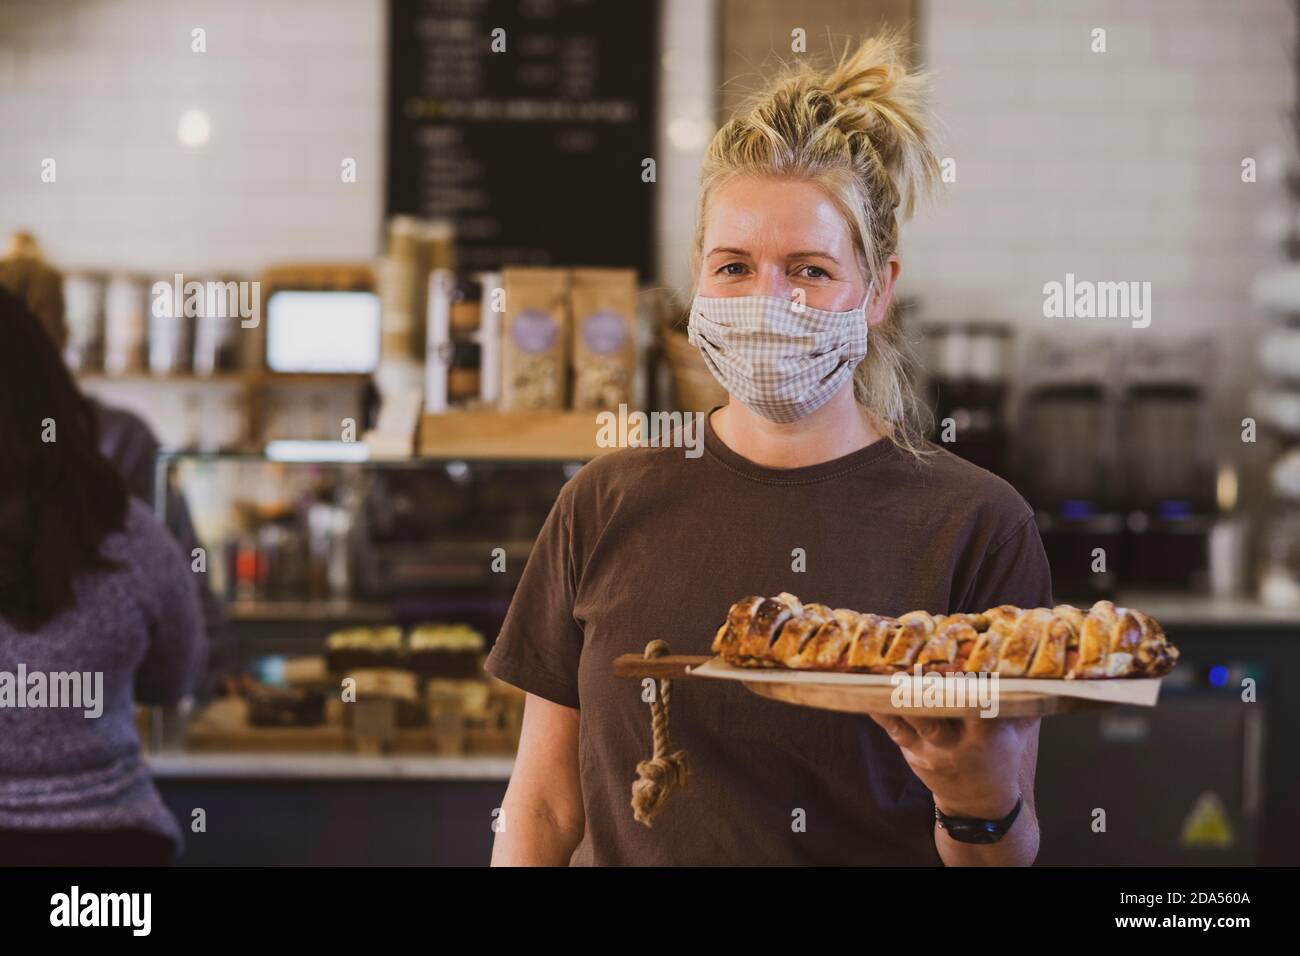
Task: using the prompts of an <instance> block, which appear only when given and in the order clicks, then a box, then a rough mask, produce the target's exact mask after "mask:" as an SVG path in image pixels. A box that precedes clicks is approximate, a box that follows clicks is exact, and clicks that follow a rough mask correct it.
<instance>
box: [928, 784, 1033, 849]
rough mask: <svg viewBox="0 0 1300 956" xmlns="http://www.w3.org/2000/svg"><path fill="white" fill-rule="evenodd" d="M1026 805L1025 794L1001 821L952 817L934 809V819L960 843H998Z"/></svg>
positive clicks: (1019, 797)
mask: <svg viewBox="0 0 1300 956" xmlns="http://www.w3.org/2000/svg"><path fill="white" fill-rule="evenodd" d="M1024 804H1025V797H1024V794H1019V795H1017V797H1016V805H1015V806H1014V807H1012V809H1011V812H1010V813H1008V814H1007V815H1006V816H1005V817H1003V818H1002V819H1001V820H978V819H975V818H973V817H950V816H948V815H947V814H945V813H941V812H940V811H939V808H938V807H937V806H936V807H935V808H934V819H935V822H936V823H938V824H939V826H941V827H943V829H945V830H946V831H948V836H950V837H952V838H953V839H954V840H956V841H957V842H958V843H997V842H998V841H999V840H1001V839H1002V838H1003V837H1004V836H1006V833H1007V831H1008V830H1010V829H1011V824H1013V823H1015V822H1016V817H1018V816H1020V808H1021V807H1022V806H1024Z"/></svg>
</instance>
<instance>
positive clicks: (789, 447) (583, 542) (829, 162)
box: [488, 37, 1052, 865]
mask: <svg viewBox="0 0 1300 956" xmlns="http://www.w3.org/2000/svg"><path fill="white" fill-rule="evenodd" d="M921 83H922V80H921V78H920V77H918V76H917V75H915V74H909V73H908V72H907V70H906V68H905V66H904V65H903V56H902V50H901V47H900V45H899V43H898V41H897V40H895V39H893V38H888V37H886V38H877V39H874V40H868V41H867V42H865V43H864V44H862V45H861V46H860V47H859V48H857V49H856V50H855V51H852V52H850V53H847V54H846V56H845V57H844V58H843V59H842V60H841V61H840V62H839V63H838V64H837V65H836V66H835V67H834V68H833V69H832V70H830V71H829V72H827V73H825V74H819V73H817V72H815V71H813V70H811V69H807V68H804V69H800V70H797V71H795V72H794V73H793V74H791V75H789V76H787V77H785V78H783V79H782V80H780V81H779V82H778V83H776V84H775V85H774V86H773V87H772V88H771V89H769V90H768V91H767V92H766V93H765V94H763V95H762V96H761V97H759V99H758V100H757V101H756V103H755V104H754V106H753V108H752V110H750V111H749V112H748V113H746V114H745V115H743V116H740V117H738V118H736V119H733V120H732V121H731V122H729V123H728V124H727V125H726V126H725V127H724V128H723V129H722V130H720V131H719V132H718V134H717V135H716V136H715V138H714V140H713V142H712V144H711V146H710V148H709V150H708V153H707V156H706V159H705V167H704V171H703V175H702V186H701V193H700V205H699V221H698V226H697V234H696V240H695V250H694V252H695V261H696V264H697V266H698V269H697V287H698V296H697V297H696V299H695V302H694V305H693V307H692V310H691V319H690V335H691V339H692V341H693V342H695V343H696V344H697V345H698V346H699V348H700V350H701V352H702V354H703V356H704V359H705V361H706V363H707V364H708V365H709V367H710V369H711V370H712V372H713V373H714V375H715V377H716V378H717V379H718V381H719V382H720V383H721V384H722V385H723V387H724V388H726V389H727V391H728V392H729V394H730V399H731V400H730V402H729V403H728V404H727V405H726V406H725V407H722V408H720V409H717V410H715V411H714V412H712V413H711V414H710V415H709V416H708V417H707V419H706V429H705V454H704V455H702V456H701V457H699V458H694V459H692V458H687V457H685V456H684V455H683V454H682V452H681V450H680V449H674V448H638V449H628V450H623V451H620V452H617V453H615V454H611V455H608V456H606V457H603V458H600V459H598V460H596V461H594V462H592V463H591V464H589V465H587V466H586V467H584V468H583V469H582V470H581V471H580V472H579V473H578V474H577V475H576V476H575V477H574V479H573V480H571V481H570V482H569V483H568V484H567V485H566V486H565V488H564V490H563V492H562V493H561V495H560V496H559V499H558V500H557V502H556V505H555V507H554V509H553V511H552V513H551V515H550V516H549V518H548V519H547V522H546V525H545V527H544V528H543V530H542V532H541V535H540V536H539V539H538V541H537V543H536V546H535V549H534V551H533V554H532V556H531V557H530V558H529V561H528V565H527V567H526V568H525V571H524V574H523V577H522V579H521V581H520V585H519V589H518V591H517V593H516V595H515V598H514V601H513V603H512V605H511V608H510V611H509V613H508V615H507V618H506V621H505V623H504V626H503V628H502V631H501V635H500V637H499V639H498V641H497V643H496V646H495V647H494V649H493V651H492V654H491V656H490V658H489V661H488V670H489V671H490V672H492V673H493V674H495V675H496V676H498V677H500V678H502V679H503V680H506V681H508V682H510V683H512V684H516V685H518V686H519V687H522V688H523V689H524V690H526V691H527V692H528V694H529V696H528V701H527V705H526V710H525V715H524V726H523V734H522V738H521V741H520V748H519V757H518V760H517V762H516V764H515V771H514V775H513V776H512V778H511V781H510V786H509V789H508V792H507V794H506V798H505V802H504V805H503V808H502V809H503V811H504V817H505V824H506V825H505V826H504V827H502V828H501V829H500V831H499V832H498V834H497V836H496V843H495V847H494V851H493V861H494V863H501V864H519V863H544V864H563V863H566V862H570V861H572V862H575V863H595V864H799V863H806V864H835V863H845V864H873V865H889V864H902V865H910V864H933V863H940V862H942V863H946V864H1026V865H1027V864H1029V863H1031V862H1032V861H1033V859H1034V856H1035V854H1036V852H1037V844H1038V830H1037V822H1036V820H1035V818H1034V812H1033V775H1034V766H1035V762H1036V756H1037V737H1038V726H1037V722H1034V721H1007V720H980V719H975V720H971V721H935V720H921V719H904V718H903V717H894V716H882V717H879V718H874V717H865V716H856V715H846V714H839V713H832V712H827V711H821V710H814V709H811V708H803V707H791V706H789V705H786V704H782V703H777V702H773V701H768V700H765V699H762V698H759V697H757V696H755V695H753V694H751V693H750V692H749V691H747V690H745V689H744V688H743V687H741V686H739V685H735V684H730V683H721V682H712V681H680V682H677V683H676V684H674V686H673V698H672V714H671V716H672V734H673V745H674V746H675V747H680V748H681V749H682V750H684V751H685V752H686V753H687V754H688V759H689V762H690V765H691V770H692V773H691V779H690V782H689V786H687V787H686V788H684V789H677V790H675V791H673V792H672V794H671V795H670V796H669V797H668V800H667V802H666V804H665V805H664V807H663V809H662V810H661V812H660V813H659V814H658V816H656V817H655V818H654V820H653V826H652V827H646V826H643V825H641V824H640V823H638V822H636V821H635V820H634V818H633V811H632V808H631V806H630V801H629V797H630V784H631V782H632V778H633V769H634V768H635V767H636V765H637V762H638V761H640V760H642V759H644V758H645V757H646V756H647V755H648V753H649V750H650V740H649V714H648V709H647V706H646V705H645V704H644V703H643V702H642V701H641V697H640V686H639V685H638V684H637V682H635V681H626V680H620V679H618V678H615V677H613V676H612V674H611V671H610V662H611V661H612V660H613V659H614V658H615V657H616V656H618V655H619V654H625V653H637V654H639V653H641V652H642V651H643V649H644V648H645V647H646V644H647V643H648V642H649V641H651V640H653V639H655V638H663V639H666V640H667V641H668V642H669V644H670V646H671V649H672V651H673V652H675V653H679V654H701V653H708V652H709V645H710V642H711V639H712V637H713V633H714V631H715V630H716V628H717V626H718V624H719V623H720V622H721V621H722V619H723V617H724V616H725V614H726V611H727V608H728V607H729V606H730V605H731V603H732V602H734V601H736V600H738V599H740V598H741V597H743V596H745V595H751V594H776V593H778V592H781V591H790V592H793V593H795V594H797V595H800V596H801V597H804V598H805V599H806V600H810V601H814V600H815V601H817V602H821V603H824V604H828V605H830V606H832V607H848V608H854V609H857V610H861V611H872V612H876V613H881V614H889V615H898V614H902V613H905V612H907V611H911V610H915V609H923V610H928V611H931V612H933V613H954V612H958V611H968V610H981V611H982V610H984V609H986V608H988V607H991V606H994V605H998V604H1003V603H1006V604H1017V605H1021V606H1029V607H1034V606H1039V605H1051V603H1052V597H1051V583H1050V574H1049V570H1048V566H1047V561H1046V557H1045V554H1044V551H1043V546H1042V542H1041V540H1040V538H1039V536H1038V532H1037V530H1036V528H1035V525H1034V522H1033V517H1032V511H1031V510H1030V508H1029V506H1028V505H1027V504H1026V503H1025V502H1024V500H1023V499H1022V498H1021V497H1020V496H1019V495H1018V494H1017V493H1016V492H1015V491H1014V490H1013V489H1012V488H1011V487H1010V486H1009V485H1007V484H1006V483H1005V482H1004V481H1002V480H1001V479H999V478H997V477H995V476H994V475H992V474H990V473H989V472H987V471H984V470H982V469H980V468H978V467H976V466H974V465H971V464H969V463H967V462H965V461H963V460H962V459H959V458H958V457H956V456H955V455H952V454H951V453H949V452H947V451H946V450H943V449H941V448H939V447H937V446H935V445H932V444H930V443H929V442H926V441H925V440H924V439H923V438H921V437H920V432H919V429H918V427H917V426H916V425H915V424H914V423H913V416H914V415H915V411H914V410H915V403H914V400H913V399H912V398H911V396H910V395H909V394H908V390H907V385H906V381H907V380H906V376H905V374H904V367H903V363H902V361H901V352H900V349H899V344H898V343H899V340H900V337H901V332H900V329H899V328H898V325H897V318H896V317H895V316H894V315H893V314H891V312H890V308H889V307H890V299H891V296H892V294H893V289H894V283H895V280H896V279H897V277H898V272H899V261H898V257H897V256H896V255H895V248H896V245H897V238H898V227H897V222H896V209H897V208H898V207H900V206H902V207H903V210H904V212H910V209H911V207H912V205H913V200H914V198H915V197H916V196H917V195H918V194H919V193H921V192H922V191H924V190H925V189H926V188H927V187H928V186H930V185H931V184H932V183H933V182H934V180H935V173H936V169H937V166H938V163H937V160H936V157H935V155H934V153H933V151H932V147H931V143H930V137H929V134H928V132H927V126H926V120H925V116H924V113H923V110H922V108H921V97H920V93H921ZM868 343H869V344H868ZM936 812H938V813H943V814H945V815H947V816H948V817H958V818H967V819H978V820H987V821H994V822H995V825H996V827H997V828H998V829H999V832H1000V833H1001V836H1000V838H999V839H997V840H996V842H988V843H972V842H965V840H959V839H956V838H955V837H954V832H960V830H961V828H960V827H958V828H956V829H955V831H954V829H953V828H945V827H941V826H938V825H937V822H938V821H937V817H936ZM575 851H576V852H575Z"/></svg>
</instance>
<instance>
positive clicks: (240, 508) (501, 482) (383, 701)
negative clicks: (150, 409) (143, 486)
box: [146, 453, 581, 757]
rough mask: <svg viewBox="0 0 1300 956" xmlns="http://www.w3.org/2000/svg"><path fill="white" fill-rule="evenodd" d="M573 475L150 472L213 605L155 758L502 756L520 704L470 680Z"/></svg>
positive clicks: (512, 694)
mask: <svg viewBox="0 0 1300 956" xmlns="http://www.w3.org/2000/svg"><path fill="white" fill-rule="evenodd" d="M579 467H581V463H580V462H576V461H575V462H566V461H558V460H545V461H541V460H538V461H528V460H492V461H488V460H453V459H438V458H421V459H413V460H401V461H341V460H321V459H307V460H302V459H296V460H274V459H272V458H268V457H265V456H258V455H239V454H188V453H186V454H167V455H163V456H161V457H160V458H159V462H158V473H157V481H156V489H157V490H156V493H155V508H156V510H157V511H158V513H159V515H160V516H161V517H163V518H164V519H174V518H175V510H176V509H178V508H180V507H186V508H188V511H189V514H190V517H191V519H192V523H193V525H194V528H195V532H196V535H197V538H198V541H199V543H200V546H201V549H202V554H200V555H196V556H195V561H194V567H195V570H196V572H198V573H199V574H201V581H202V584H203V586H204V587H207V588H208V589H209V590H210V591H211V592H212V594H213V595H214V596H215V597H216V599H217V600H216V605H217V606H218V607H219V608H220V617H221V620H220V622H219V623H218V624H217V625H216V626H215V627H214V628H212V630H213V631H214V633H213V634H212V635H211V637H212V655H211V660H210V662H209V673H208V679H207V680H206V681H205V683H204V686H203V688H202V690H201V692H200V693H199V694H198V696H197V698H196V699H195V700H194V701H193V703H192V704H190V705H189V706H187V707H186V708H182V709H181V710H179V711H176V712H171V713H160V712H154V713H153V714H152V715H151V726H150V728H149V729H148V731H147V734H146V736H147V737H148V738H149V740H150V742H151V744H152V749H153V750H154V751H155V752H156V753H162V754H166V753H168V752H171V753H177V752H181V753H189V754H194V753H227V754H229V753H242V754H249V753H261V754H268V753H270V754H276V753H279V754H286V755H287V754H296V755H302V754H317V755H320V754H340V755H345V754H350V755H354V756H356V755H369V756H390V755H401V754H416V755H442V756H457V757H465V756H474V755H496V756H510V755H513V753H514V750H515V745H516V743H517V740H518V732H519V723H520V720H521V718H522V708H523V701H522V694H521V692H519V691H517V690H516V689H515V688H512V687H509V686H508V685H505V684H503V683H501V682H499V681H496V680H494V679H492V678H490V677H489V676H488V675H487V674H486V673H485V672H484V671H483V667H482V662H483V659H484V657H485V655H486V652H487V651H488V649H489V647H490V642H491V641H492V640H493V639H494V638H495V636H496V634H497V633H498V631H499V630H500V626H501V623H502V620H503V619H504V616H505V612H506V609H507V608H508V606H509V601H510V597H511V595H512V594H513V592H514V588H515V585H516V583H517V582H518V580H519V576H520V574H521V572H522V570H523V567H524V563H525V561H526V560H527V557H528V553H529V551H530V550H531V547H532V544H533V541H534V539H535V538H536V536H537V533H538V531H539V530H540V529H541V527H542V524H543V522H544V521H545V519H546V516H547V514H548V513H549V512H550V509H551V506H552V505H553V503H554V501H555V499H556V496H557V495H558V493H559V491H560V489H561V487H562V486H563V485H564V483H565V481H567V480H568V478H569V477H571V476H572V475H573V474H574V473H575V472H576V471H577V469H578V468H579Z"/></svg>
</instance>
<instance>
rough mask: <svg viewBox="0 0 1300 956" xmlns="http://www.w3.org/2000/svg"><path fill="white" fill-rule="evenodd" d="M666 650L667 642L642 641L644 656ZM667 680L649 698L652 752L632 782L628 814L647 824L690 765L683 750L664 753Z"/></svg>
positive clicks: (683, 783) (685, 776)
mask: <svg viewBox="0 0 1300 956" xmlns="http://www.w3.org/2000/svg"><path fill="white" fill-rule="evenodd" d="M667 653H668V643H667V642H666V641H662V640H653V641H651V642H650V643H649V644H647V645H646V648H645V659H646V660H654V659H655V658H656V657H663V656H664V655H666V654H667ZM670 689H671V683H670V682H669V681H667V680H661V681H660V682H659V693H658V694H657V695H656V698H655V699H654V700H652V701H650V731H651V735H652V737H653V739H654V755H653V756H652V757H651V758H650V759H649V760H642V761H640V762H639V763H638V764H637V765H636V774H637V779H636V780H634V781H633V782H632V816H633V817H634V818H635V819H636V821H637V822H638V823H641V824H644V825H645V826H647V827H648V826H650V825H651V824H652V823H653V822H654V818H655V815H656V814H657V813H658V812H659V811H660V810H661V809H662V808H663V805H664V803H665V801H667V799H668V794H669V793H670V792H671V791H672V789H673V788H674V787H685V786H686V782H687V779H688V777H689V776H690V768H689V766H688V765H687V763H686V753H685V751H682V750H678V751H676V752H675V753H671V754H670V753H668V701H669V694H670Z"/></svg>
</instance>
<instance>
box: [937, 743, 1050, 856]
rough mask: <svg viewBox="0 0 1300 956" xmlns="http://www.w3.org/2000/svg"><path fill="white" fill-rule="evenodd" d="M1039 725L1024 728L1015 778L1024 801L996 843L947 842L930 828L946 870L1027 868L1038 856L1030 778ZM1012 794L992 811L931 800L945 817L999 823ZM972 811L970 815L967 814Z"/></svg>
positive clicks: (1035, 759) (1035, 760) (1034, 765)
mask: <svg viewBox="0 0 1300 956" xmlns="http://www.w3.org/2000/svg"><path fill="white" fill-rule="evenodd" d="M1039 726H1040V722H1039V721H1038V720H1033V721H1030V722H1029V725H1028V726H1027V727H1026V728H1025V734H1024V738H1025V739H1024V751H1023V752H1022V753H1021V757H1020V772H1019V774H1018V775H1017V788H1018V793H1020V794H1022V795H1023V796H1024V799H1025V803H1024V806H1023V807H1021V809H1020V814H1019V815H1018V816H1017V817H1016V822H1015V823H1013V824H1012V825H1011V829H1010V830H1008V831H1007V833H1006V835H1005V836H1004V837H1003V838H1002V839H1001V840H999V841H998V842H997V843H990V844H977V843H961V842H959V841H957V840H953V839H951V838H950V837H949V836H948V834H947V831H945V830H944V829H943V828H941V827H940V826H939V825H938V824H937V823H936V824H935V827H934V846H935V849H936V850H938V851H939V856H940V858H941V859H942V860H943V862H944V864H945V865H947V866H1029V865H1031V864H1032V863H1033V862H1034V859H1035V858H1036V857H1037V856H1038V814H1037V811H1036V805H1035V802H1034V774H1035V772H1036V771H1037V769H1038V729H1039ZM1015 799H1016V797H1015V794H1011V795H1010V796H1009V798H1008V799H1007V800H1004V804H1005V806H1002V807H997V808H995V807H994V805H993V804H992V803H990V804H989V805H988V806H986V807H984V808H983V809H978V808H969V810H968V811H967V812H958V811H957V810H955V809H951V808H949V807H946V806H943V805H942V803H941V798H939V797H937V796H936V797H935V801H936V803H939V804H940V805H939V809H940V810H942V811H943V812H944V813H947V814H948V815H949V816H966V817H978V818H979V819H982V820H1000V819H1001V818H1003V817H1005V816H1006V815H1007V814H1008V813H1010V812H1011V808H1012V807H1014V806H1015ZM971 810H973V812H970V811H971Z"/></svg>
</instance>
